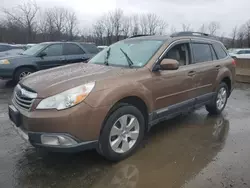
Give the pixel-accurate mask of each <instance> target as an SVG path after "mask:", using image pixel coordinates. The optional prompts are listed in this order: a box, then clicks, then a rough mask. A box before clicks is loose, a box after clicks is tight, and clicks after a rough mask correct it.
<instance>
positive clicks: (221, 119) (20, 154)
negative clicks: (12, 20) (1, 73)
mask: <svg viewBox="0 0 250 188" xmlns="http://www.w3.org/2000/svg"><path fill="white" fill-rule="evenodd" d="M12 90H13V84H12V83H11V82H6V81H0V188H12V187H17V188H23V187H25V188H66V187H67V188H85V187H86V188H102V187H105V188H109V187H112V188H113V187H116V188H120V187H121V188H125V187H126V188H152V187H155V188H156V187H157V188H161V187H164V188H168V187H176V188H179V187H184V188H196V187H205V188H208V187H211V188H212V187H213V188H215V187H228V188H230V187H236V188H241V187H250V126H249V123H250V100H249V99H250V86H248V85H240V86H238V87H237V89H235V90H234V92H233V94H232V96H231V97H230V99H229V101H228V105H227V108H226V109H225V111H224V113H223V114H222V115H221V116H209V115H208V114H207V112H206V110H205V109H200V110H198V111H196V112H194V113H191V114H189V115H187V116H184V117H178V118H175V119H173V120H171V121H166V122H163V123H161V124H159V125H157V126H156V127H154V128H153V129H152V130H151V131H150V133H149V135H148V136H147V138H146V139H145V141H144V143H143V145H142V147H141V148H140V149H139V150H138V151H137V152H136V154H134V155H133V156H132V157H130V158H129V159H127V160H124V161H122V162H120V163H110V162H107V161H105V160H104V159H103V158H102V157H100V156H99V155H98V154H97V153H96V152H95V151H88V152H82V153H78V154H56V153H46V152H44V151H40V150H39V151H38V150H36V149H34V148H33V147H32V146H30V145H29V144H28V143H26V142H25V141H23V140H22V139H21V138H20V137H19V135H17V133H16V132H15V131H14V129H13V128H12V125H11V123H10V121H9V119H8V115H7V103H8V99H9V98H10V96H11V93H12Z"/></svg>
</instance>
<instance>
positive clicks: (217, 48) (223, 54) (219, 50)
mask: <svg viewBox="0 0 250 188" xmlns="http://www.w3.org/2000/svg"><path fill="white" fill-rule="evenodd" d="M213 46H214V49H215V52H216V54H217V56H218V58H219V59H223V58H225V57H227V53H226V52H225V50H224V49H223V47H222V46H221V44H219V43H214V44H213Z"/></svg>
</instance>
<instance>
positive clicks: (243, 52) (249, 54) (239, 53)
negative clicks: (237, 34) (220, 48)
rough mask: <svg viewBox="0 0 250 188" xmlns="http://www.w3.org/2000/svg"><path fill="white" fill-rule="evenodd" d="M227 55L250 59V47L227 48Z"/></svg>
mask: <svg viewBox="0 0 250 188" xmlns="http://www.w3.org/2000/svg"><path fill="white" fill-rule="evenodd" d="M228 51H229V55H230V56H232V57H235V58H237V59H250V48H237V49H229V50H228Z"/></svg>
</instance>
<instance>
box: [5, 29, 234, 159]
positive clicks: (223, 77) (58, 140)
mask: <svg viewBox="0 0 250 188" xmlns="http://www.w3.org/2000/svg"><path fill="white" fill-rule="evenodd" d="M235 66H236V64H235V61H234V60H233V59H232V58H231V57H230V56H229V55H228V54H227V52H226V49H225V47H224V46H223V44H222V43H220V42H218V41H216V40H215V39H213V38H211V37H210V36H207V35H205V34H202V33H193V32H181V33H175V34H173V35H171V36H139V37H132V38H128V39H126V40H123V41H119V42H117V43H115V44H113V45H111V46H109V47H108V48H106V49H104V50H103V51H101V52H99V53H98V54H97V55H96V56H94V57H93V58H92V59H91V60H90V61H89V62H88V64H84V63H79V64H73V65H67V66H63V67H58V68H54V69H49V70H44V71H40V72H37V73H34V74H32V75H30V76H28V77H27V78H25V79H23V80H22V81H21V82H20V83H19V84H18V85H17V86H16V88H15V90H14V94H13V98H12V100H11V104H10V105H9V116H10V119H11V120H12V121H13V122H14V124H15V126H14V127H15V128H16V129H17V131H18V132H19V133H20V134H21V135H22V136H23V137H24V138H26V139H28V140H29V142H30V143H31V144H32V145H33V146H35V147H43V148H46V149H50V150H52V151H64V152H72V151H82V150H86V149H93V148H95V149H96V150H97V151H98V152H99V153H100V154H101V155H103V156H105V157H106V158H107V159H109V160H115V161H117V160H121V159H124V158H125V157H127V156H129V155H130V154H131V153H132V152H134V151H135V150H136V148H137V147H138V146H139V144H140V142H141V141H142V139H143V137H144V135H145V133H146V132H147V131H148V130H149V129H150V128H151V127H152V126H153V125H155V124H157V123H158V122H160V121H164V120H166V119H169V118H172V117H174V116H177V115H180V114H182V113H186V112H189V111H192V110H194V109H197V108H200V107H202V106H206V109H207V110H208V112H210V113H214V114H219V113H221V111H222V110H223V109H224V107H225V105H226V103H227V99H228V97H229V96H230V93H231V91H232V90H233V88H234V82H235Z"/></svg>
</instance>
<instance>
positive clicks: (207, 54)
mask: <svg viewBox="0 0 250 188" xmlns="http://www.w3.org/2000/svg"><path fill="white" fill-rule="evenodd" d="M192 46H193V53H194V63H202V62H206V61H213V57H212V52H211V48H210V45H209V44H203V43H193V44H192Z"/></svg>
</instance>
